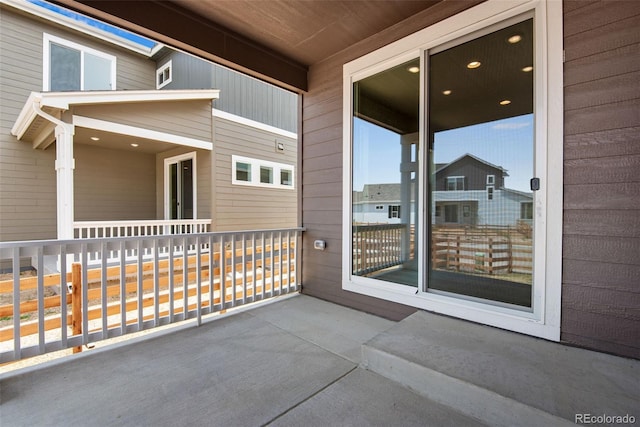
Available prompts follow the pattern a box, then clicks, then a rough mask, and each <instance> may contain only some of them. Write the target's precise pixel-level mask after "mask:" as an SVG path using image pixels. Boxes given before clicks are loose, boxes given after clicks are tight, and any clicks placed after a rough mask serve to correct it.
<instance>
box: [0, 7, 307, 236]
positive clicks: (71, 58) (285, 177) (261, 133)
mask: <svg viewBox="0 0 640 427" xmlns="http://www.w3.org/2000/svg"><path fill="white" fill-rule="evenodd" d="M0 13H1V15H0V19H1V27H2V37H1V38H0V52H1V60H2V67H1V69H0V91H1V93H0V99H2V111H1V117H0V120H1V128H2V129H3V131H2V132H1V133H0V241H10V240H31V239H51V238H73V237H79V236H80V235H83V236H88V235H93V236H101V235H104V233H106V232H105V231H97V230H98V227H106V226H110V227H116V228H117V227H121V228H120V231H118V232H115V231H111V232H109V233H113V234H117V233H119V232H122V233H124V232H125V231H124V230H125V227H124V226H125V225H127V226H130V225H132V224H133V225H136V226H139V225H141V224H145V223H148V224H152V223H156V222H157V221H166V220H183V222H184V221H186V222H187V223H189V224H192V225H193V226H194V227H196V226H197V227H199V228H198V229H200V230H202V229H206V230H238V229H259V228H278V227H287V226H295V225H296V224H297V208H296V204H297V196H296V189H297V184H296V177H297V170H296V162H297V135H296V126H297V114H298V112H297V107H296V105H297V97H296V95H295V94H293V93H291V92H288V91H286V90H283V89H280V88H277V87H275V86H273V85H269V84H266V83H263V82H260V81H258V80H256V79H255V78H252V77H248V76H245V75H242V74H240V73H238V72H235V71H231V70H229V69H226V68H224V67H221V66H217V65H213V64H211V63H209V62H205V61H203V60H200V59H197V58H195V57H192V56H190V55H187V54H184V53H179V52H176V51H173V50H171V49H168V48H166V47H164V46H162V45H159V44H155V43H154V44H153V45H152V46H151V47H149V46H144V45H141V44H138V43H136V42H133V41H131V40H129V39H128V38H126V37H123V36H119V35H115V34H112V33H111V32H107V31H104V30H101V29H97V28H94V27H91V26H89V25H85V24H83V23H81V22H78V21H77V20H74V19H72V18H69V17H66V16H62V15H59V14H57V13H54V12H52V11H49V10H47V9H43V8H41V7H39V6H37V5H34V4H31V3H29V2H25V1H19V0H16V1H13V0H7V1H3V2H2V3H1V4H0ZM225 97H226V99H224V98H225ZM223 99H224V101H223ZM212 102H213V110H212ZM218 103H219V104H218ZM275 106H278V107H279V108H275ZM190 226H191V225H190ZM129 230H131V228H129ZM96 233H97V234H96Z"/></svg>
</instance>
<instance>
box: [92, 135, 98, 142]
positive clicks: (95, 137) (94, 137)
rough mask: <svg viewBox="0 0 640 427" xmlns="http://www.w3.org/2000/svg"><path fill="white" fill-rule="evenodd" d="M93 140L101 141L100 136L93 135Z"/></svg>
mask: <svg viewBox="0 0 640 427" xmlns="http://www.w3.org/2000/svg"><path fill="white" fill-rule="evenodd" d="M91 140H92V141H100V138H98V137H97V136H92V137H91Z"/></svg>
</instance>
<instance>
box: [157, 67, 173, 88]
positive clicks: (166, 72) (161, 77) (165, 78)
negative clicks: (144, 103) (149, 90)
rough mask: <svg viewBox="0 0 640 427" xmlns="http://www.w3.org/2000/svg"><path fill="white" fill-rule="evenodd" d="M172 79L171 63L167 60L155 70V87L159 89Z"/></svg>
mask: <svg viewBox="0 0 640 427" xmlns="http://www.w3.org/2000/svg"><path fill="white" fill-rule="evenodd" d="M172 79H173V63H172V61H169V62H167V63H165V64H164V65H163V66H162V67H160V68H158V70H156V89H160V88H162V87H164V86H166V85H168V84H169V83H171V80H172Z"/></svg>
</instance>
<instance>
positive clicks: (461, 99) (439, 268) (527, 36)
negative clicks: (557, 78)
mask: <svg viewBox="0 0 640 427" xmlns="http://www.w3.org/2000/svg"><path fill="white" fill-rule="evenodd" d="M425 55H426V57H425V58H426V63H427V64H428V67H427V73H426V76H427V81H428V89H427V90H428V115H427V117H428V125H427V129H428V137H427V138H428V141H429V144H430V146H429V182H428V194H427V200H428V204H427V206H428V219H429V222H430V226H429V228H428V230H429V233H428V243H429V244H428V246H429V259H428V265H429V269H428V273H427V277H428V283H427V290H428V291H432V292H439V293H445V294H449V295H455V296H458V297H463V298H470V299H478V300H489V301H492V302H493V303H496V304H507V305H511V306H518V307H525V308H530V307H531V299H532V283H533V280H532V271H533V270H532V269H533V253H534V247H533V229H534V223H533V222H534V221H533V215H532V206H533V201H534V193H533V192H532V190H531V179H532V178H534V172H533V171H534V121H535V115H534V106H533V94H534V88H533V65H534V64H533V19H526V20H523V21H521V22H517V23H514V24H512V25H507V26H506V27H505V28H502V29H498V30H496V31H492V32H489V33H488V34H484V35H480V36H478V37H475V38H473V39H471V40H468V41H465V42H463V43H459V42H458V43H456V42H454V43H452V44H451V45H448V46H442V47H438V48H436V49H431V50H429V51H428V52H426V54H425ZM534 183H535V181H534Z"/></svg>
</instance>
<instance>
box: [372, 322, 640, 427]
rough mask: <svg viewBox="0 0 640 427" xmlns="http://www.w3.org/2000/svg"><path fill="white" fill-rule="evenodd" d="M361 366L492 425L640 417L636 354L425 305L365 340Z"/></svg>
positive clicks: (561, 422)
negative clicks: (561, 340) (600, 349)
mask: <svg viewBox="0 0 640 427" xmlns="http://www.w3.org/2000/svg"><path fill="white" fill-rule="evenodd" d="M362 366H363V367H365V368H367V369H369V370H371V371H373V372H376V373H378V374H380V375H382V376H384V377H386V378H389V379H392V380H394V381H396V382H398V383H400V384H402V385H404V386H406V387H409V388H410V389H413V390H414V391H416V392H418V393H419V394H421V395H423V396H425V397H427V398H428V399H430V400H433V401H435V402H438V403H441V404H444V405H448V406H450V407H452V408H455V409H456V410H457V411H459V412H461V413H463V414H465V415H468V416H470V417H473V418H475V419H478V420H480V421H483V422H485V423H487V424H490V425H494V426H513V425H518V426H540V425H548V426H561V425H575V423H576V422H578V423H579V421H581V420H582V421H584V420H587V419H589V420H591V421H594V418H591V417H600V416H608V417H615V416H620V417H624V416H625V415H628V417H635V420H636V421H637V420H638V419H640V410H639V406H638V402H640V385H639V384H640V361H638V360H633V359H626V358H621V357H616V356H611V355H607V354H603V353H597V352H593V351H588V350H584V349H579V348H574V347H569V346H566V345H561V344H558V343H553V342H549V341H545V340H542V339H538V338H533V337H529V336H524V335H520V334H517V333H513V332H507V331H503V330H500V329H496V328H492V327H489V326H484V325H478V324H474V323H471V322H466V321H462V320H458V319H452V318H449V317H445V316H439V315H436V314H430V313H426V312H423V311H418V312H416V313H414V314H413V315H411V316H409V317H407V318H406V319H404V320H402V321H401V322H399V323H398V324H396V325H394V326H393V327H391V328H390V329H388V330H387V331H384V332H382V333H380V334H379V335H377V336H376V337H374V338H373V339H371V340H370V341H368V342H367V343H365V344H364V345H363V346H362ZM580 416H582V419H580V418H576V417H580ZM627 419H628V418H627ZM595 421H600V420H599V419H597V418H596V419H595ZM603 421H605V422H604V423H605V424H607V421H611V422H615V421H616V420H615V419H612V418H608V419H603Z"/></svg>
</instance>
